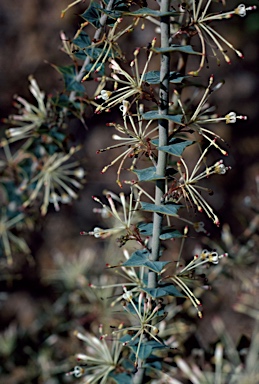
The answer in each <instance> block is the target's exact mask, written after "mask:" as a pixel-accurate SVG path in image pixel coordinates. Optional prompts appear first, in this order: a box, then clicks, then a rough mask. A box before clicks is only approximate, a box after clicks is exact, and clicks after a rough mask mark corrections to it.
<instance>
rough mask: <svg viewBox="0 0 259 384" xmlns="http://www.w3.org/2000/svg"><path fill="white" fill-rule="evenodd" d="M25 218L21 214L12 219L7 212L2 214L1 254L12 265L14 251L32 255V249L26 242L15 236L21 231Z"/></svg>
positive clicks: (0, 225)
mask: <svg viewBox="0 0 259 384" xmlns="http://www.w3.org/2000/svg"><path fill="white" fill-rule="evenodd" d="M24 218H25V216H24V214H23V213H19V214H18V215H16V216H13V217H10V215H8V213H7V211H6V210H4V209H2V210H1V212H0V252H3V254H4V255H5V256H6V258H7V261H8V263H9V264H11V263H12V254H13V251H14V250H18V251H21V252H23V253H27V254H28V253H30V249H29V247H28V245H27V244H26V242H25V241H24V240H23V239H22V238H21V237H18V236H17V235H16V234H14V231H17V229H18V230H19V227H20V226H21V224H22V223H23V220H24Z"/></svg>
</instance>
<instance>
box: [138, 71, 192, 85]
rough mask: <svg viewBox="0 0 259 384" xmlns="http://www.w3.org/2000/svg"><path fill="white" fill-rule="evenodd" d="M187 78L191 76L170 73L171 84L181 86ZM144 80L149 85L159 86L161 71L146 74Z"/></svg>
mask: <svg viewBox="0 0 259 384" xmlns="http://www.w3.org/2000/svg"><path fill="white" fill-rule="evenodd" d="M187 77H190V76H184V75H182V74H181V73H178V72H175V71H173V72H170V75H169V81H170V83H174V84H179V83H181V82H182V81H183V80H184V79H185V78H187ZM143 80H144V81H146V82H147V83H148V84H159V83H160V71H149V72H147V73H145V75H144V76H143Z"/></svg>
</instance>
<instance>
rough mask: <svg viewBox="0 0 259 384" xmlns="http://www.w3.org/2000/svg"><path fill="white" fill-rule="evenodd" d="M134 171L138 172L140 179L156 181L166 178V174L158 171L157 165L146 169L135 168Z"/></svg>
mask: <svg viewBox="0 0 259 384" xmlns="http://www.w3.org/2000/svg"><path fill="white" fill-rule="evenodd" d="M133 172H134V173H136V174H137V176H138V179H139V181H154V180H161V179H164V178H165V177H164V176H161V175H158V174H157V173H156V168H155V167H149V168H145V169H134V170H133Z"/></svg>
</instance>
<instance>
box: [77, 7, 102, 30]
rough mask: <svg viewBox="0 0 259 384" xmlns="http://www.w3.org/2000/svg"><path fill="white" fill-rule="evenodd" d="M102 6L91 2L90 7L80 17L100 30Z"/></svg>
mask: <svg viewBox="0 0 259 384" xmlns="http://www.w3.org/2000/svg"><path fill="white" fill-rule="evenodd" d="M101 15H102V13H101V6H100V5H99V4H97V3H94V2H93V1H91V3H90V5H89V7H88V8H87V10H86V11H85V12H84V13H82V14H81V15H80V16H81V17H82V18H83V19H84V20H86V21H88V22H89V23H90V24H92V25H93V26H94V27H95V28H100V27H101V24H100V18H101Z"/></svg>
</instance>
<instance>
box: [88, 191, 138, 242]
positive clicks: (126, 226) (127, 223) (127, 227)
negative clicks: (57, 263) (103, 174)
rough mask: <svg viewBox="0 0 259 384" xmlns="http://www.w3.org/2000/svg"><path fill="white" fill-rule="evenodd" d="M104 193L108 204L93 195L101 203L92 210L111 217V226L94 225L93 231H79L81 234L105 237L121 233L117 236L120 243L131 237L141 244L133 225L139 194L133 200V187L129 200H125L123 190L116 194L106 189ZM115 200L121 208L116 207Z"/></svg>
mask: <svg viewBox="0 0 259 384" xmlns="http://www.w3.org/2000/svg"><path fill="white" fill-rule="evenodd" d="M105 195H106V198H107V200H108V203H109V206H107V205H106V204H104V203H102V201H101V200H100V199H99V198H97V197H95V196H93V199H94V201H96V202H97V203H99V204H101V206H102V208H101V209H98V208H97V209H95V210H94V212H97V213H100V214H101V215H102V217H104V218H110V219H112V225H111V227H110V228H107V229H103V228H100V227H95V228H94V229H93V231H90V232H81V235H91V236H94V237H96V238H99V237H100V238H102V239H105V238H106V237H109V236H112V235H115V234H116V235H118V234H121V233H122V236H121V237H120V238H119V241H120V243H121V245H124V244H125V242H126V241H128V240H133V239H134V240H137V241H138V242H139V243H140V244H143V241H142V239H141V237H140V235H139V232H138V230H137V229H136V227H135V224H137V223H138V222H139V216H138V215H139V214H138V208H139V206H140V199H139V194H138V195H137V197H136V201H135V202H134V191H133V188H132V190H131V193H130V196H129V202H127V200H126V197H125V194H124V193H123V192H121V193H120V194H119V196H117V195H116V194H114V193H113V192H110V191H106V193H105ZM115 201H117V202H119V203H120V205H121V207H122V210H121V208H119V209H117V208H116V205H115Z"/></svg>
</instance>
